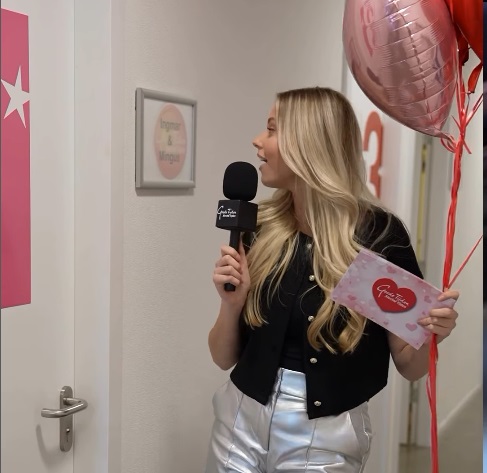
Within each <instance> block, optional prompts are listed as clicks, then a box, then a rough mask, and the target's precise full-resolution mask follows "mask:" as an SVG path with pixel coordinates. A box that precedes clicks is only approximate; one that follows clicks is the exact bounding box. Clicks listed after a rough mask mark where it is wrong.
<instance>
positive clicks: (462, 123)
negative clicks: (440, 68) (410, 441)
mask: <svg viewBox="0 0 487 473" xmlns="http://www.w3.org/2000/svg"><path fill="white" fill-rule="evenodd" d="M461 73H462V68H461V65H459V75H458V80H457V87H456V102H457V110H458V120H455V123H456V124H457V126H458V130H459V137H458V139H457V140H455V139H453V138H452V137H451V136H448V140H447V139H444V138H442V139H441V143H442V144H443V146H444V147H445V148H446V149H447V150H448V151H450V152H452V153H454V160H453V176H452V184H451V190H450V207H449V210H448V218H447V225H446V248H445V260H444V265H443V281H442V283H443V291H445V290H446V289H448V288H449V287H450V284H451V283H452V282H453V281H454V280H455V279H456V277H457V275H458V272H457V274H456V275H455V276H454V278H453V279H452V281H450V275H451V267H452V261H453V241H454V237H455V216H456V210H457V200H458V189H459V186H460V180H461V161H462V155H463V149H464V148H465V149H466V150H467V151H468V152H469V153H470V150H469V148H468V146H467V144H466V142H465V134H466V129H467V125H468V124H469V123H470V120H471V119H472V117H473V116H474V114H475V112H477V110H478V109H479V107H480V104H481V103H482V98H483V97H482V96H481V97H480V98H479V99H478V100H477V102H476V103H475V105H474V107H473V109H472V111H471V112H470V113H469V110H468V109H469V99H470V94H467V93H466V92H465V84H464V81H463V80H462V75H461ZM474 249H475V248H474ZM469 257H470V255H469ZM469 257H468V258H469ZM468 258H467V261H468ZM467 261H465V264H466V262H467ZM465 264H463V265H462V266H461V268H460V270H459V271H461V270H462V269H463V267H464V266H465ZM437 364H438V342H437V338H436V335H435V334H433V336H432V338H431V342H430V351H429V366H428V378H427V380H426V390H427V394H428V400H429V404H430V411H431V471H432V473H439V462H438V423H437V411H436V379H437V378H436V375H437Z"/></svg>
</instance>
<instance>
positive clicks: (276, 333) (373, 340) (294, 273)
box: [230, 211, 422, 419]
mask: <svg viewBox="0 0 487 473" xmlns="http://www.w3.org/2000/svg"><path fill="white" fill-rule="evenodd" d="M386 224H387V215H386V214H385V213H384V212H381V211H378V212H376V213H375V217H371V219H370V221H369V222H368V225H367V228H365V229H364V231H363V233H362V234H363V235H364V237H363V238H364V241H363V244H364V246H366V247H367V248H371V244H372V242H373V241H374V240H375V239H376V237H377V236H378V235H379V234H380V233H381V232H382V230H383V229H384V228H385V227H386ZM359 239H360V237H359ZM365 240H367V241H365ZM299 242H300V243H299V249H298V251H297V252H296V255H295V257H294V258H293V260H292V263H291V265H290V268H289V269H288V271H287V272H286V274H285V275H284V277H283V279H282V283H281V286H280V287H279V290H278V294H277V295H276V296H275V297H274V298H273V300H272V301H271V303H270V306H269V307H266V308H265V309H264V314H263V315H264V317H265V319H266V320H267V321H268V323H267V324H264V325H262V327H259V328H257V329H251V328H249V327H248V326H247V325H245V324H244V323H243V322H242V323H241V335H242V345H243V350H242V353H241V356H240V359H239V361H238V363H237V365H236V366H235V368H234V369H233V371H232V373H231V375H230V377H231V379H232V381H233V383H234V384H235V385H236V386H237V387H238V388H239V389H240V390H241V391H242V392H243V393H244V394H246V395H247V396H249V397H251V398H253V399H255V400H256V401H258V402H259V403H261V404H264V405H265V404H266V403H267V401H268V399H269V396H270V394H271V391H272V387H273V385H274V381H275V377H276V374H277V371H278V368H279V363H280V359H281V352H282V348H283V344H284V340H285V334H286V329H287V325H288V322H289V319H290V316H291V314H292V312H293V310H299V311H300V312H301V314H300V317H302V322H303V323H302V339H303V353H304V357H305V359H304V371H305V375H306V392H307V411H308V416H309V418H310V419H313V418H317V417H322V416H328V415H337V414H340V413H341V412H344V411H346V410H349V409H352V408H354V407H356V406H358V405H360V404H361V403H363V402H364V401H367V400H369V399H370V398H371V397H372V396H374V395H375V394H377V393H378V392H379V391H380V390H381V389H383V388H384V387H385V385H386V384H387V376H388V368H389V358H390V351H389V345H388V341H387V331H386V330H385V329H384V328H382V327H381V326H379V325H377V324H375V323H373V322H370V321H367V324H366V327H365V332H364V335H363V336H362V338H361V340H360V343H359V345H358V347H357V348H356V350H355V351H354V352H353V353H351V354H331V353H330V352H329V351H328V350H327V349H325V348H323V349H322V350H321V351H316V350H314V349H313V348H312V347H311V345H310V344H309V342H308V340H307V334H306V331H307V327H308V325H309V323H310V321H309V320H308V317H310V315H311V316H312V315H315V314H316V312H317V309H318V308H319V306H320V305H321V303H322V302H323V293H322V291H321V290H320V289H319V288H318V287H314V289H313V290H311V291H310V292H308V293H307V294H306V295H305V296H304V297H303V294H304V293H305V292H306V291H307V290H308V289H310V288H311V287H313V286H315V284H314V283H313V282H312V281H310V279H309V276H310V275H311V274H312V266H311V264H310V263H309V262H308V263H307V266H306V265H305V266H304V267H303V265H302V263H303V261H306V259H305V258H303V252H305V251H306V248H305V246H306V237H305V236H304V235H302V234H301V235H300V238H299ZM371 249H373V250H374V251H380V252H381V253H382V254H383V255H384V257H386V258H387V259H388V260H389V261H391V262H392V263H394V264H397V265H398V266H401V267H402V268H404V269H406V270H407V271H410V272H411V273H413V274H415V275H416V276H419V277H422V274H421V271H420V269H419V266H418V263H417V261H416V257H415V254H414V251H413V249H412V247H411V244H410V240H409V236H408V233H407V231H406V229H405V228H404V226H403V224H402V223H401V222H400V221H399V220H398V219H397V218H395V217H392V220H391V225H390V228H389V231H388V233H387V237H386V238H385V239H384V240H383V241H382V242H381V243H380V246H379V247H372V248H371ZM303 269H304V271H303ZM341 310H342V311H344V312H343V315H344V317H345V318H346V316H347V314H348V312H347V311H346V309H345V308H342V309H341ZM339 320H340V318H339ZM338 328H339V327H338Z"/></svg>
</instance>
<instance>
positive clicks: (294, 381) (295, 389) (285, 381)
mask: <svg viewBox="0 0 487 473" xmlns="http://www.w3.org/2000/svg"><path fill="white" fill-rule="evenodd" d="M272 391H273V392H274V393H278V394H279V393H284V394H289V395H291V396H295V397H299V398H301V399H304V400H306V376H305V374H304V373H300V372H299V371H291V370H288V369H286V368H279V370H278V372H277V376H276V381H275V383H274V387H273V388H272Z"/></svg>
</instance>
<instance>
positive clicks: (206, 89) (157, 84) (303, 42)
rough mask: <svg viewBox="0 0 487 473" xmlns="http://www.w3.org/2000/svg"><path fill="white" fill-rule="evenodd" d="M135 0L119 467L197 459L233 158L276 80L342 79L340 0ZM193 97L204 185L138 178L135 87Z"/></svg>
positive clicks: (164, 467) (130, 38) (245, 156)
mask: <svg viewBox="0 0 487 473" xmlns="http://www.w3.org/2000/svg"><path fill="white" fill-rule="evenodd" d="M331 5H332V3H331V2H323V1H322V0H308V1H307V2H295V1H292V0H270V1H266V2H261V1H257V0H253V1H245V2H244V1H238V2H235V1H233V2H229V1H227V0H206V1H202V0H187V1H184V2H181V1H177V0H172V1H171V0H166V1H164V2H161V1H159V0H126V11H125V18H126V20H125V51H126V53H125V98H124V101H125V109H124V113H125V116H126V121H125V136H126V138H125V154H124V158H123V159H124V160H125V184H124V187H125V190H124V232H123V235H121V236H120V238H123V240H124V301H123V302H124V313H123V317H124V328H123V333H124V335H123V343H124V354H123V388H122V393H123V401H122V403H123V419H122V426H123V432H122V452H123V455H122V472H123V473H145V472H147V473H149V472H150V473H153V472H156V471H158V472H190V471H191V472H193V471H194V472H196V471H202V469H203V466H204V461H205V457H206V450H207V443H208V439H209V434H210V427H211V423H212V420H213V412H212V408H211V397H212V395H213V392H214V390H215V389H216V387H217V386H218V385H219V384H221V383H222V382H223V381H224V380H225V379H226V378H227V376H228V374H227V373H223V372H221V371H220V370H219V369H218V368H217V367H215V366H214V365H213V364H212V362H211V358H210V355H209V352H208V348H207V334H208V332H209V330H210V328H211V326H212V325H213V323H214V320H215V317H216V314H217V309H218V306H219V301H218V297H217V294H216V291H215V290H214V287H213V284H212V281H211V274H212V270H213V266H214V261H215V260H216V259H217V257H218V252H219V246H220V245H221V244H222V243H225V242H226V241H227V240H228V234H227V232H224V231H221V230H218V229H216V228H215V227H214V220H215V209H216V204H217V201H218V200H219V199H220V198H222V178H223V172H224V169H225V167H226V166H227V165H228V164H229V163H230V162H232V161H235V160H248V161H251V162H256V157H255V151H254V150H253V148H252V146H251V139H252V138H253V136H254V135H255V134H256V133H257V132H259V131H261V130H262V129H263V127H264V126H265V123H266V119H267V113H268V111H269V108H270V106H271V104H272V102H273V99H274V94H275V93H276V92H277V91H279V90H283V89H287V88H295V87H300V86H312V85H318V84H320V85H329V86H331V87H334V88H336V89H339V88H340V87H341V75H342V67H341V64H342V46H341V16H342V11H343V1H334V2H333V6H331ZM136 87H144V88H149V89H154V90H159V91H163V92H166V93H171V94H175V95H181V96H186V97H190V98H193V99H196V100H197V101H198V118H197V120H198V124H197V129H198V135H197V156H196V188H195V189H194V191H160V192H152V191H141V192H138V193H136V191H135V187H134V147H135V143H134V129H135V123H134V115H135V114H134V93H135V89H136Z"/></svg>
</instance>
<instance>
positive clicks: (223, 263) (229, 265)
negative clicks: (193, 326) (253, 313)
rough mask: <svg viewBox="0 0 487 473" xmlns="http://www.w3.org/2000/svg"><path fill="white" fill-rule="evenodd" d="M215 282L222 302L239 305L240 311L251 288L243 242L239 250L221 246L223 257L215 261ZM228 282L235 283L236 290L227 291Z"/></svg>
mask: <svg viewBox="0 0 487 473" xmlns="http://www.w3.org/2000/svg"><path fill="white" fill-rule="evenodd" d="M213 282H214V284H215V287H216V290H217V291H218V294H219V295H220V297H221V299H222V302H225V303H227V304H229V305H232V306H234V307H238V308H239V311H240V310H241V309H242V308H243V306H244V304H245V300H246V299H247V294H248V292H249V289H250V276H249V268H248V266H247V257H246V256H245V251H244V248H243V245H242V243H241V242H240V247H239V251H238V252H237V251H236V250H235V249H234V248H232V247H231V246H227V245H223V246H222V247H221V258H220V259H219V260H218V261H217V262H216V263H215V270H214V271H213ZM226 283H230V284H233V285H234V286H235V291H228V292H227V291H225V288H224V285H225V284H226Z"/></svg>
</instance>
